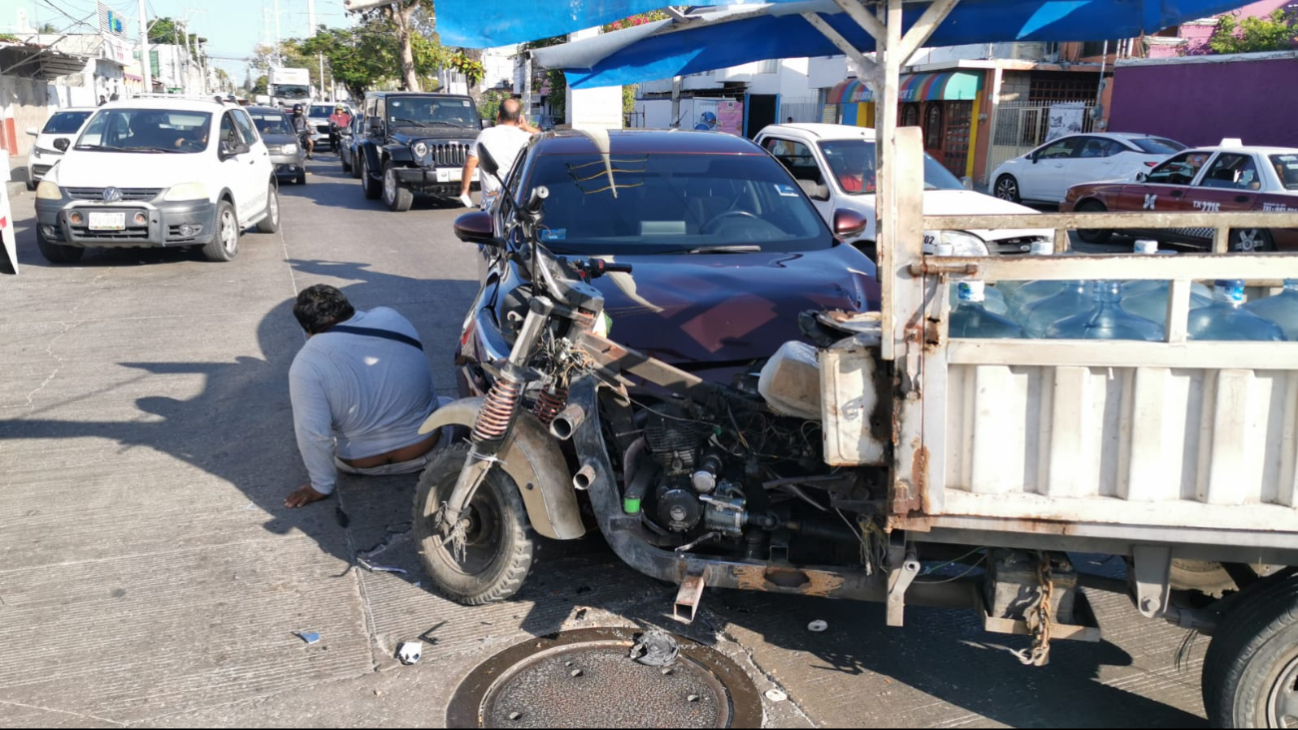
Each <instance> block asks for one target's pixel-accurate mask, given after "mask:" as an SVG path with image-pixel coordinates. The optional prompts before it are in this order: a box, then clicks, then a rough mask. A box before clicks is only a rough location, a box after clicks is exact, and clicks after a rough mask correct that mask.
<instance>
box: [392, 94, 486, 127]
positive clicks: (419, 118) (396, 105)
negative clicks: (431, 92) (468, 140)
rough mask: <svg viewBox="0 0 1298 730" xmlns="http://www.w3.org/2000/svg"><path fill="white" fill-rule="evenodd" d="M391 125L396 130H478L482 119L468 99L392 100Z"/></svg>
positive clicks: (432, 97) (414, 98)
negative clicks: (454, 128)
mask: <svg viewBox="0 0 1298 730" xmlns="http://www.w3.org/2000/svg"><path fill="white" fill-rule="evenodd" d="M386 108H387V116H388V123H389V124H391V125H392V126H394V127H471V128H473V129H477V128H478V115H477V112H475V111H474V110H473V102H471V101H469V100H468V99H459V98H455V97H438V96H403V97H399V98H398V97H389V98H388V101H387V104H386Z"/></svg>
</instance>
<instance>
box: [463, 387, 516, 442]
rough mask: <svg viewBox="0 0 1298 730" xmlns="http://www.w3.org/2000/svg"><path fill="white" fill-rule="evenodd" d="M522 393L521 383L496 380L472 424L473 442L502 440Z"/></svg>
mask: <svg viewBox="0 0 1298 730" xmlns="http://www.w3.org/2000/svg"><path fill="white" fill-rule="evenodd" d="M522 393H523V384H522V383H519V382H515V381H513V380H510V379H509V378H498V379H497V380H496V383H495V384H494V385H492V386H491V391H490V392H489V393H487V398H486V400H485V401H484V402H483V404H482V410H480V411H478V418H477V420H476V421H474V423H473V440H474V441H475V442H483V441H494V440H496V439H500V438H503V437H504V436H505V434H506V432H508V430H509V423H510V421H512V420H513V418H514V411H515V410H516V409H517V408H518V400H519V397H520V396H521V395H522Z"/></svg>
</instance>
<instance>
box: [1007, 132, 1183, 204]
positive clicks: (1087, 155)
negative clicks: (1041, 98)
mask: <svg viewBox="0 0 1298 730" xmlns="http://www.w3.org/2000/svg"><path fill="white" fill-rule="evenodd" d="M1184 149H1186V146H1185V145H1183V144H1181V143H1180V142H1177V141H1175V140H1171V139H1167V138H1166V137H1153V136H1150V135H1145V134H1113V133H1100V132H1096V133H1094V134H1074V135H1069V136H1067V137H1060V138H1059V139H1056V140H1054V141H1053V142H1047V143H1046V144H1044V145H1042V146H1040V147H1038V148H1036V149H1035V150H1032V151H1031V152H1029V153H1027V154H1026V155H1023V156H1022V157H1015V158H1014V159H1012V160H1009V161H1007V162H1004V163H1002V164H1001V166H1000V167H997V168H996V169H995V170H994V171H993V172H992V175H991V181H992V193H993V194H995V195H996V197H998V198H1000V199H1001V200H1008V201H1010V202H1012V203H1019V202H1022V201H1036V202H1042V203H1060V202H1063V200H1064V196H1065V195H1067V194H1068V188H1071V187H1072V186H1074V185H1081V184H1083V183H1091V182H1100V181H1109V180H1134V179H1135V178H1136V174H1137V173H1141V172H1149V171H1150V170H1152V169H1153V168H1154V167H1157V166H1158V165H1159V164H1161V163H1162V162H1163V161H1164V160H1166V159H1167V158H1168V157H1171V156H1172V155H1174V154H1176V153H1178V152H1180V151H1182V150H1184Z"/></svg>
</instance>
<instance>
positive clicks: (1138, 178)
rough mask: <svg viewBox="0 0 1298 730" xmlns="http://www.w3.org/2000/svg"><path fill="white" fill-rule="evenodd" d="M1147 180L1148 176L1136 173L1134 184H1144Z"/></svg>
mask: <svg viewBox="0 0 1298 730" xmlns="http://www.w3.org/2000/svg"><path fill="white" fill-rule="evenodd" d="M1148 179H1149V176H1148V175H1146V174H1145V173H1143V172H1138V173H1136V182H1144V181H1146V180H1148Z"/></svg>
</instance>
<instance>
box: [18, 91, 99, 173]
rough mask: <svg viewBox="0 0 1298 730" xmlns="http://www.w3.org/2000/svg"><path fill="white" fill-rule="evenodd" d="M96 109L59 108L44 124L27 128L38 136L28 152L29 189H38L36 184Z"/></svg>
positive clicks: (28, 131) (28, 132)
mask: <svg viewBox="0 0 1298 730" xmlns="http://www.w3.org/2000/svg"><path fill="white" fill-rule="evenodd" d="M94 113H95V110H94V109H79V108H73V109H60V110H58V111H56V112H54V113H53V114H52V115H50V118H49V119H47V120H45V126H43V127H41V128H40V129H37V128H36V127H29V128H28V129H27V134H30V135H31V136H33V137H35V138H36V142H35V143H34V144H33V145H32V151H31V153H30V154H28V155H27V189H28V190H35V189H36V184H37V183H39V182H40V181H41V178H43V177H45V173H47V172H49V171H50V168H51V167H54V163H56V162H58V161H59V158H61V157H63V153H64V151H65V150H67V148H68V145H69V144H72V140H73V139H75V138H76V136H77V133H78V132H80V131H81V128H82V127H83V126H85V123H86V120H87V119H89V118H90V115H91V114H94Z"/></svg>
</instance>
